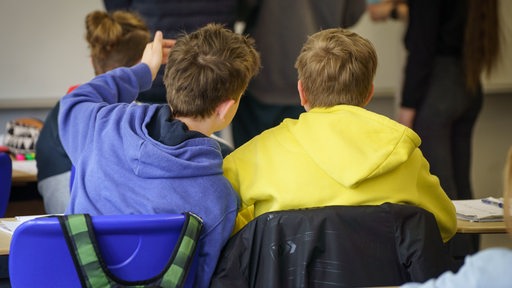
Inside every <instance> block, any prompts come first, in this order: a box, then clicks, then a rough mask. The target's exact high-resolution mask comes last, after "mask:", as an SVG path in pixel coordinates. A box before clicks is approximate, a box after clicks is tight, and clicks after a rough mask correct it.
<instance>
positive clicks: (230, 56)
mask: <svg viewBox="0 0 512 288" xmlns="http://www.w3.org/2000/svg"><path fill="white" fill-rule="evenodd" d="M259 68H260V57H259V54H258V52H257V51H256V49H255V48H254V40H253V39H252V38H249V37H247V36H244V35H240V34H236V33H235V32H233V31H231V30H229V29H227V28H225V27H223V26H222V25H219V24H208V25H206V26H205V27H202V28H200V29H199V30H197V31H195V32H193V33H191V34H186V35H184V36H182V37H180V38H178V39H177V41H176V44H175V45H174V47H173V48H172V49H171V52H170V54H169V58H168V61H167V65H166V68H165V75H164V84H165V86H166V89H167V102H168V103H169V106H170V107H171V109H172V111H173V116H174V117H193V118H206V117H208V116H211V115H212V114H213V113H214V111H215V108H216V107H217V106H218V105H219V104H221V103H222V102H224V101H226V100H230V99H233V100H235V101H238V100H239V99H240V96H241V94H242V93H243V92H244V90H245V89H246V88H247V85H248V84H249V80H250V79H251V78H252V77H253V76H254V75H256V73H257V72H258V71H259Z"/></svg>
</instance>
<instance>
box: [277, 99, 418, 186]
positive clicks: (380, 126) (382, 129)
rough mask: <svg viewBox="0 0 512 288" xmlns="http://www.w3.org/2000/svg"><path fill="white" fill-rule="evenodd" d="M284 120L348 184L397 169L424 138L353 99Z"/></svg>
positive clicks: (311, 153) (331, 172)
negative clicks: (421, 138) (296, 119)
mask: <svg viewBox="0 0 512 288" xmlns="http://www.w3.org/2000/svg"><path fill="white" fill-rule="evenodd" d="M340 122H341V123H343V125H339V123H340ZM283 124H284V125H286V126H287V127H288V128H289V130H290V133H291V134H292V135H293V137H295V139H296V141H297V142H298V143H299V145H301V146H302V148H303V149H304V151H305V152H306V153H307V154H308V155H309V156H310V157H311V158H312V159H313V161H314V162H315V163H316V164H317V165H318V166H319V167H320V169H322V170H323V171H324V172H325V173H326V174H328V175H329V176H330V177H332V178H333V179H335V180H336V181H337V182H339V183H340V184H341V185H343V186H345V187H354V186H357V185H358V183H360V182H362V181H365V180H368V179H371V178H374V177H379V176H381V175H383V174H385V173H388V172H389V171H391V170H393V169H396V168H397V167H399V166H400V165H401V164H403V163H404V162H405V161H407V159H409V157H410V155H411V154H412V153H413V152H414V151H415V149H417V148H418V147H419V145H420V143H421V140H420V138H419V136H418V135H417V134H416V133H415V132H413V131H412V130H411V129H409V128H407V127H405V126H403V125H401V124H399V123H397V122H395V121H393V120H391V119H389V118H387V117H385V116H382V115H379V114H376V113H373V112H370V111H368V110H366V109H364V108H361V107H356V106H350V105H338V106H335V107H330V108H315V109H312V110H310V111H309V112H307V113H302V115H301V116H300V121H294V120H289V119H287V120H285V121H284V123H283ZM319 127H321V128H319ZM339 135H346V137H339ZM319 143H322V149H318V147H319V145H318V144H319ZM332 151H337V153H332ZM352 164H353V165H352Z"/></svg>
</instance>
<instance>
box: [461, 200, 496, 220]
mask: <svg viewBox="0 0 512 288" xmlns="http://www.w3.org/2000/svg"><path fill="white" fill-rule="evenodd" d="M452 202H453V205H454V206H455V210H456V212H457V218H459V219H463V220H468V221H474V222H489V221H503V208H500V207H497V206H494V205H490V204H485V203H484V202H482V199H471V200H453V201H452Z"/></svg>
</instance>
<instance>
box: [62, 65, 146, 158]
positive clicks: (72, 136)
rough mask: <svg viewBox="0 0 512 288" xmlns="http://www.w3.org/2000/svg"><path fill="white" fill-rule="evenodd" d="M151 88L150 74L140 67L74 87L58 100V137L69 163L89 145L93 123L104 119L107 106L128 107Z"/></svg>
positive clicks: (99, 76)
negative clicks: (141, 93) (124, 105)
mask: <svg viewBox="0 0 512 288" xmlns="http://www.w3.org/2000/svg"><path fill="white" fill-rule="evenodd" d="M150 87H151V71H150V69H149V66H147V64H144V63H140V64H137V65H135V66H133V67H130V68H125V67H122V68H117V69H114V70H111V71H109V72H107V73H104V74H101V75H98V76H96V77H95V78H94V79H92V80H91V81H90V82H87V83H85V84H82V85H80V86H78V87H77V88H76V89H75V90H73V92H71V93H69V94H67V95H66V96H64V97H63V98H62V99H61V100H60V111H59V117H58V118H59V125H58V126H59V134H60V138H61V142H62V145H63V146H64V149H65V150H66V152H67V153H68V155H69V157H70V159H71V162H72V163H76V162H77V161H76V160H77V159H78V157H80V153H81V151H84V148H85V147H87V145H89V141H91V137H92V135H94V128H95V127H96V121H97V119H101V118H102V115H108V114H109V112H110V111H111V110H112V109H113V108H114V107H113V106H112V105H111V104H115V103H130V102H132V101H134V100H135V98H136V97H137V95H138V93H139V92H140V91H144V90H147V89H149V88H150Z"/></svg>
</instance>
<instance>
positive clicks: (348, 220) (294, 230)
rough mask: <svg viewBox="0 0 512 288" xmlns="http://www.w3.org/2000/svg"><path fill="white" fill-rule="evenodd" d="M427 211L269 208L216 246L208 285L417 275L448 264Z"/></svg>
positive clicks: (360, 282) (388, 282) (378, 280)
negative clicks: (216, 255) (219, 248)
mask: <svg viewBox="0 0 512 288" xmlns="http://www.w3.org/2000/svg"><path fill="white" fill-rule="evenodd" d="M451 265H452V261H451V259H450V257H449V254H448V253H447V249H446V247H445V246H444V244H443V242H442V239H441V234H440V232H439V229H438V227H437V223H436V221H435V218H434V216H433V215H432V214H431V213H429V212H427V211H425V210H423V209H421V208H418V207H414V206H409V205H400V204H390V203H385V204H382V205H379V206H330V207H323V208H312V209H300V210H288V211H277V212H269V213H266V214H263V215H260V216H259V217H257V218H256V219H254V220H253V221H251V222H249V223H248V224H247V225H246V226H245V227H244V228H243V229H242V230H240V231H239V232H238V233H237V234H235V235H234V236H233V237H232V238H231V239H230V240H229V241H228V243H227V245H226V246H225V248H224V250H223V251H222V254H221V257H220V260H219V263H218V265H217V269H216V271H215V273H214V276H213V278H212V282H211V284H212V285H211V287H369V286H396V285H400V284H402V283H405V282H409V281H418V282H423V281H426V280H427V279H430V278H432V277H435V276H438V275H439V274H441V273H442V272H444V271H446V270H449V269H450V268H451Z"/></svg>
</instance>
